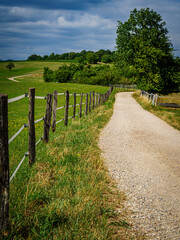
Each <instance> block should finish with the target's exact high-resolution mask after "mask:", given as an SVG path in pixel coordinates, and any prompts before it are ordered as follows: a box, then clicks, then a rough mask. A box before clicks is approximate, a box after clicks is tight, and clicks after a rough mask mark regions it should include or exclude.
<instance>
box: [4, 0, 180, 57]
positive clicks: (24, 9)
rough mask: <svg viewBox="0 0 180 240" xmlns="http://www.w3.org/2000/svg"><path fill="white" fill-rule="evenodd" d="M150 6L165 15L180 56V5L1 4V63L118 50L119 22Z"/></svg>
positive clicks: (135, 0)
mask: <svg viewBox="0 0 180 240" xmlns="http://www.w3.org/2000/svg"><path fill="white" fill-rule="evenodd" d="M146 7H149V8H150V9H153V10H154V11H156V12H157V13H159V14H160V15H161V16H162V19H163V20H164V21H165V22H166V27H167V29H168V30H169V34H168V35H169V36H170V40H171V42H172V43H173V46H174V48H175V49H176V50H177V51H176V52H175V55H178V56H180V27H179V24H180V0H79V1H78V0H51V1H50V0H48V1H47V0H31V1H29V0H16V1H15V0H1V1H0V59H2V60H7V59H17V60H23V59H27V57H28V56H30V55H31V54H34V53H35V54H38V55H42V56H43V55H45V54H47V55H49V54H51V53H52V52H54V53H55V54H61V53H64V52H70V51H74V52H80V51H82V50H84V49H85V50H93V51H97V50H100V49H110V50H114V47H115V45H116V28H117V20H120V21H122V22H124V21H126V20H127V19H128V18H129V14H130V11H132V10H133V9H134V8H137V9H138V10H139V9H140V8H146Z"/></svg>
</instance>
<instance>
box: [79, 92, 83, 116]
mask: <svg viewBox="0 0 180 240" xmlns="http://www.w3.org/2000/svg"><path fill="white" fill-rule="evenodd" d="M82 102H83V93H81V101H80V110H79V117H80V118H81V117H82Z"/></svg>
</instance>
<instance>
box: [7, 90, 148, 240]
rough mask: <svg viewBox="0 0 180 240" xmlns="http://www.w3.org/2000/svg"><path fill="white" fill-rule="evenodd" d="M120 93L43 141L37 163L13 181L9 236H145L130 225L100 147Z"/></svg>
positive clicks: (110, 237)
mask: <svg viewBox="0 0 180 240" xmlns="http://www.w3.org/2000/svg"><path fill="white" fill-rule="evenodd" d="M114 95H115V93H113V94H112V95H111V96H110V99H109V100H108V101H107V102H106V103H105V104H104V105H102V106H100V107H98V108H96V109H95V110H94V111H93V112H92V113H91V114H89V115H88V116H83V117H82V118H81V119H75V120H70V121H69V125H68V126H67V127H65V126H64V125H63V124H62V125H57V129H56V132H55V133H50V142H49V143H48V144H43V143H42V142H41V143H40V144H39V145H38V147H37V153H36V163H35V164H34V165H33V166H32V167H29V166H28V160H27V159H26V160H25V162H24V163H23V165H22V167H21V168H20V170H19V171H18V173H17V175H16V177H15V178H14V179H13V181H12V182H11V184H10V224H11V230H10V232H9V235H8V236H7V237H6V239H63V240H64V239H144V236H143V235H142V234H140V233H137V232H134V230H132V228H131V226H130V225H129V224H128V215H127V212H125V210H124V208H123V203H124V200H125V196H124V194H123V193H121V192H118V191H117V190H116V187H115V184H114V183H113V181H112V179H111V178H110V177H109V176H108V174H107V170H106V167H105V166H104V163H103V160H102V158H101V156H100V150H99V148H98V139H99V133H100V131H101V129H102V128H103V127H104V126H105V124H106V123H107V122H108V121H109V119H110V117H111V115H112V112H113V110H112V109H113V103H114V101H115V97H114ZM20 141H21V140H20V139H19V142H20Z"/></svg>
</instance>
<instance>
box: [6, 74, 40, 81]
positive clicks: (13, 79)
mask: <svg viewBox="0 0 180 240" xmlns="http://www.w3.org/2000/svg"><path fill="white" fill-rule="evenodd" d="M39 74H40V73H31V74H25V75H21V76H15V77H10V78H8V80H10V81H13V82H19V81H18V80H16V79H15V78H21V77H29V76H36V75H39Z"/></svg>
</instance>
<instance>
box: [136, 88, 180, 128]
mask: <svg viewBox="0 0 180 240" xmlns="http://www.w3.org/2000/svg"><path fill="white" fill-rule="evenodd" d="M133 97H134V98H135V99H136V101H137V102H138V103H139V104H140V105H141V106H142V107H143V108H144V109H145V110H147V111H149V112H151V113H153V114H154V115H156V116H157V117H159V118H161V119H162V120H164V121H165V122H167V123H168V124H169V125H171V126H172V127H174V128H176V129H178V130H180V109H179V108H176V109H175V108H164V107H160V106H157V107H154V106H152V104H151V103H150V102H149V101H148V100H147V99H146V98H145V97H142V96H140V91H135V92H134V94H133ZM165 97H166V98H162V99H160V101H161V102H175V103H179V97H180V93H173V94H170V95H168V98H167V95H166V96H165Z"/></svg>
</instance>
